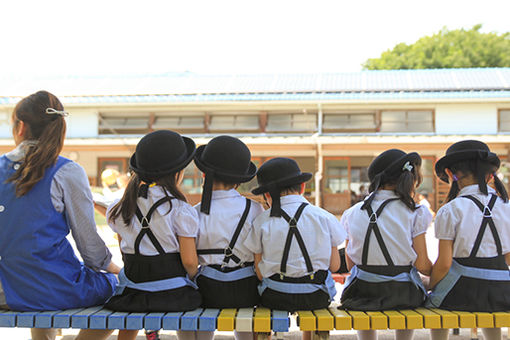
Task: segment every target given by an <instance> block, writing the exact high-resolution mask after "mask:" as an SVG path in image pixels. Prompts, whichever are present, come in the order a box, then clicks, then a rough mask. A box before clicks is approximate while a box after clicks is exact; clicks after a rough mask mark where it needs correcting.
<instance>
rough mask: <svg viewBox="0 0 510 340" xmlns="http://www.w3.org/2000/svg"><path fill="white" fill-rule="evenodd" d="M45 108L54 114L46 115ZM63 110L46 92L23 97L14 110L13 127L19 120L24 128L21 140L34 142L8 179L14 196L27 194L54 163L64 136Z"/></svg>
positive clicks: (54, 98)
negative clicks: (14, 187)
mask: <svg viewBox="0 0 510 340" xmlns="http://www.w3.org/2000/svg"><path fill="white" fill-rule="evenodd" d="M47 109H53V111H54V112H57V114H48V113H47ZM63 110H64V108H63V106H62V103H61V102H60V101H59V100H58V98H57V97H55V96H54V95H52V94H51V93H49V92H46V91H39V92H37V93H34V94H32V95H30V96H28V97H26V98H23V99H22V100H21V101H20V102H19V103H18V104H17V105H16V107H15V108H14V112H13V121H14V124H15V125H14V126H15V128H16V127H17V126H19V124H20V121H22V122H23V123H24V124H25V126H26V131H25V135H24V136H23V137H24V140H36V141H37V143H36V144H34V145H30V146H29V148H28V150H27V152H26V154H25V160H24V161H23V163H21V164H20V167H19V168H18V170H17V171H16V172H15V173H14V175H13V176H12V177H11V178H9V179H8V180H7V182H13V183H15V186H16V196H17V197H21V196H24V195H26V194H27V193H28V192H29V191H30V190H31V189H32V188H33V187H34V186H35V185H36V184H37V183H38V182H39V181H40V180H41V179H42V178H43V177H44V173H45V172H46V169H47V168H49V167H51V166H53V165H54V164H55V163H56V161H57V159H58V155H59V154H60V152H61V151H62V148H63V147H64V138H65V133H66V123H65V120H64V111H63Z"/></svg>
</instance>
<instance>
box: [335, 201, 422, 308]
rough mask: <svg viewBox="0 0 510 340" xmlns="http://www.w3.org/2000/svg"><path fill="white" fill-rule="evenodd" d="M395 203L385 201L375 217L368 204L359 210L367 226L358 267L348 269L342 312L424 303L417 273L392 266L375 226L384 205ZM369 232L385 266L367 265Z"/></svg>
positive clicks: (416, 305)
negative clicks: (366, 217)
mask: <svg viewBox="0 0 510 340" xmlns="http://www.w3.org/2000/svg"><path fill="white" fill-rule="evenodd" d="M396 200H398V198H390V199H388V200H386V201H384V202H383V203H382V204H381V205H380V206H379V208H378V209H377V211H376V212H375V213H374V211H373V210H372V207H371V206H370V204H367V205H366V206H364V207H362V209H363V208H365V209H366V210H367V214H368V216H369V225H368V228H367V232H366V234H365V240H364V244H363V253H362V259H361V265H356V266H354V267H353V268H352V269H351V275H350V276H349V277H348V278H347V280H346V282H345V288H344V291H343V292H342V297H341V302H342V308H345V309H352V310H385V309H394V308H414V307H418V306H419V305H421V304H422V303H423V302H424V300H425V296H426V290H425V287H424V286H423V283H422V281H421V278H420V275H419V274H418V271H417V270H416V268H414V267H413V266H411V265H409V266H396V265H395V264H394V262H393V260H392V258H391V255H390V253H389V251H388V248H387V247H386V244H385V243H384V240H383V238H382V235H381V232H380V230H379V226H378V225H377V218H378V217H379V216H380V215H381V213H382V211H383V209H384V208H385V207H386V205H387V204H388V203H390V202H392V201H396ZM372 232H373V233H374V235H375V237H376V240H377V243H378V244H379V247H380V249H381V252H382V253H383V256H384V258H385V260H386V263H387V265H386V266H374V265H368V251H369V249H370V235H371V233H372Z"/></svg>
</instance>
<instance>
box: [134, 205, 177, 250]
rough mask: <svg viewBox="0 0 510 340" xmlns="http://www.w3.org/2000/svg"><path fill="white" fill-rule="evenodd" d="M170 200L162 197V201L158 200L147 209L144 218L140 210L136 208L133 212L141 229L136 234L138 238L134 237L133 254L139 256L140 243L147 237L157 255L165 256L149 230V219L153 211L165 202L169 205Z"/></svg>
mask: <svg viewBox="0 0 510 340" xmlns="http://www.w3.org/2000/svg"><path fill="white" fill-rule="evenodd" d="M171 199H172V197H163V198H162V199H160V200H159V201H157V202H156V203H154V205H153V206H152V207H151V208H150V209H149V212H147V215H145V216H143V214H142V212H141V211H140V208H139V207H138V206H137V207H136V212H135V214H136V217H137V218H138V221H140V223H141V224H142V229H141V230H140V233H138V236H137V237H136V240H135V254H136V255H140V242H142V238H143V237H144V236H145V235H147V236H148V237H149V239H150V240H151V242H152V244H153V245H154V247H155V248H156V250H157V251H158V253H159V254H160V255H163V254H165V250H164V249H163V247H162V246H161V244H160V243H159V241H158V239H157V238H156V236H155V235H154V233H153V232H152V230H151V229H150V227H149V222H150V221H151V217H152V214H153V213H154V211H155V210H156V209H157V208H158V207H159V206H160V205H162V204H163V203H165V202H168V203H170V200H171ZM170 204H171V203H170Z"/></svg>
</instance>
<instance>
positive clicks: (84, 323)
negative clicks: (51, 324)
mask: <svg viewBox="0 0 510 340" xmlns="http://www.w3.org/2000/svg"><path fill="white" fill-rule="evenodd" d="M101 309H103V306H94V307H89V308H85V309H83V310H81V311H79V312H77V313H74V314H73V315H71V328H81V329H84V328H89V318H90V316H91V315H92V314H94V313H96V312H97V311H100V310H101ZM53 319H55V317H53Z"/></svg>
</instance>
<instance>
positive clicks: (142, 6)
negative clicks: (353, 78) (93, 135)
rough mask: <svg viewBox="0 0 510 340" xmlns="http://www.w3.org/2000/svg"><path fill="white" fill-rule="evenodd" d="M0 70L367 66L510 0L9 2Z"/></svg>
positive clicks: (495, 13) (490, 19)
mask: <svg viewBox="0 0 510 340" xmlns="http://www.w3.org/2000/svg"><path fill="white" fill-rule="evenodd" d="M0 13H2V19H1V20H0V31H1V32H2V49H1V51H0V62H1V64H0V65H2V67H0V75H6V74H8V75H18V74H19V75H28V76H34V75H45V74H52V75H82V74H94V75H101V74H125V73H129V74H133V73H135V74H139V73H157V74H160V73H166V72H183V71H190V72H196V73H208V74H211V73H212V74H253V73H312V72H344V71H359V70H361V66H360V65H361V63H363V62H364V61H365V60H366V59H367V58H371V57H377V56H379V55H380V54H381V52H383V51H384V50H387V49H390V48H392V47H393V46H394V45H396V44H397V43H399V42H406V43H412V42H414V41H416V40H417V39H418V38H420V37H422V36H424V35H430V34H433V33H435V32H438V31H439V30H440V29H441V28H442V27H444V26H446V27H448V28H449V29H455V28H462V27H463V28H470V27H472V26H473V25H475V24H478V23H481V24H483V31H486V32H488V31H495V32H507V31H510V20H508V13H510V1H507V0H500V1H495V0H485V1H479V0H478V1H471V0H463V1H458V0H446V1H445V0H442V1H437V0H429V1H426V2H425V1H413V0H407V1H403V0H402V1H401V0H398V1H397V0H395V1H392V0H390V1H377V0H376V1H368V0H358V1H341V0H338V1H319V0H317V1H297V0H295V1H286V0H271V1H265V0H259V1H253V2H250V1H241V0H237V1H212V0H209V1H192V0H186V1H150V0H149V1H116V0H103V1H95V0H91V1H72V0H65V1H53V0H47V1H23V0H18V1H3V2H2V4H1V5H0Z"/></svg>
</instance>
